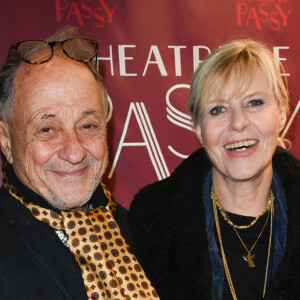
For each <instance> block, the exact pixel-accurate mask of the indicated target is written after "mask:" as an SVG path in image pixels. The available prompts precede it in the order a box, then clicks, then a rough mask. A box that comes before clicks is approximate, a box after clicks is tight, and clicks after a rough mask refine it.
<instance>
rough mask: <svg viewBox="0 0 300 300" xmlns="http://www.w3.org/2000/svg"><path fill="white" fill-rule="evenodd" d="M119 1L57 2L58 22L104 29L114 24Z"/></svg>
mask: <svg viewBox="0 0 300 300" xmlns="http://www.w3.org/2000/svg"><path fill="white" fill-rule="evenodd" d="M117 2H118V0H113V1H111V0H110V1H109V0H55V9H56V21H57V22H58V23H61V22H64V23H69V22H72V23H73V22H75V23H77V26H80V27H84V26H86V25H88V26H95V27H104V26H106V25H107V24H109V23H112V22H113V19H114V14H115V12H116V10H117V8H118V4H117Z"/></svg>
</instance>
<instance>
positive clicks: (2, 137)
mask: <svg viewBox="0 0 300 300" xmlns="http://www.w3.org/2000/svg"><path fill="white" fill-rule="evenodd" d="M0 148H1V150H2V152H3V154H4V156H5V158H6V160H7V161H8V162H9V163H10V164H12V162H13V159H12V154H11V135H10V132H9V129H8V125H7V124H6V123H4V122H2V121H0Z"/></svg>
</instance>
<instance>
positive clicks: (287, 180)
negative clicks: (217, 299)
mask: <svg viewBox="0 0 300 300" xmlns="http://www.w3.org/2000/svg"><path fill="white" fill-rule="evenodd" d="M209 165H210V162H209V160H208V157H207V155H206V153H205V150H204V149H199V150H197V151H196V152H194V153H193V154H192V155H191V156H189V157H188V158H187V159H186V160H185V161H184V162H183V163H182V164H181V165H180V166H179V167H178V168H177V169H176V170H175V171H174V172H173V173H172V174H171V176H170V177H168V178H166V179H164V180H162V181H159V182H156V183H154V184H151V185H149V186H147V187H145V188H143V189H142V190H141V191H140V192H139V193H138V194H137V195H136V196H135V198H134V201H133V202H132V205H131V208H130V212H129V218H130V223H131V228H132V233H133V236H134V240H135V241H134V243H135V246H136V247H137V249H138V253H139V254H140V257H139V261H140V262H141V264H142V265H143V268H144V270H145V272H146V273H147V275H148V277H149V278H150V280H151V282H152V284H153V285H154V287H155V288H156V291H157V292H158V294H159V295H160V297H161V299H162V300H165V299H172V300H176V299H178V300H179V299H180V300H182V299H189V300H193V299H195V300H196V299H212V270H211V263H210V258H209V254H208V250H207V247H208V242H207V236H206V231H205V218H204V208H203V203H202V182H203V174H204V172H205V171H206V169H207V168H208V167H209ZM273 167H274V169H275V170H276V172H277V173H278V175H279V177H280V180H281V182H282V185H283V188H284V190H285V194H286V199H287V205H288V228H287V241H286V249H285V255H284V258H283V259H282V261H281V263H280V265H279V267H278V270H277V272H276V274H275V276H274V277H273V279H272V280H271V282H270V285H269V287H268V288H267V292H266V296H265V299H274V300H275V299H276V300H293V299H295V300H296V299H300V260H299V259H298V258H299V254H300V163H299V161H298V160H297V159H295V158H294V157H293V156H292V155H291V154H289V153H288V152H287V151H285V150H283V149H282V148H278V149H277V150H276V152H275V154H274V157H273Z"/></svg>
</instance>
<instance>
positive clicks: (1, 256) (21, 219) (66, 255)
mask: <svg viewBox="0 0 300 300" xmlns="http://www.w3.org/2000/svg"><path fill="white" fill-rule="evenodd" d="M127 217H128V216H127V211H126V210H125V209H124V208H123V207H121V206H118V208H117V215H116V221H117V223H118V224H119V226H120V228H121V231H122V234H123V236H124V237H125V239H126V241H127V242H129V243H130V240H129V226H128V225H127ZM0 228H1V229H0V299H1V300H14V299H16V300H27V299H28V300H35V299H36V300H47V299H49V300H62V299H69V300H81V299H85V300H86V299H88V297H87V293H86V290H85V287H84V283H83V279H82V276H81V271H80V268H79V266H78V264H77V262H76V261H75V259H74V257H73V255H72V253H71V252H70V250H69V249H68V248H67V247H65V246H64V245H63V243H62V241H61V240H60V239H59V238H58V236H57V235H56V233H55V232H54V230H53V229H52V228H51V227H50V226H48V225H47V224H45V223H43V222H40V221H38V220H37V219H35V218H34V217H33V216H32V214H31V213H30V211H29V210H28V209H27V208H26V207H25V206H23V205H22V204H21V203H20V202H19V201H18V200H16V199H15V198H13V197H12V196H11V195H10V194H9V192H8V191H7V190H6V189H5V188H4V187H3V186H2V187H1V189H0Z"/></svg>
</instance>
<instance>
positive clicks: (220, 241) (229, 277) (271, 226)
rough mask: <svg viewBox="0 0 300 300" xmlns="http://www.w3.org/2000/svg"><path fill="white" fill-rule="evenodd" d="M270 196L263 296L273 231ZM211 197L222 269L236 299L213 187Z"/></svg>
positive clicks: (272, 211) (272, 209)
mask: <svg viewBox="0 0 300 300" xmlns="http://www.w3.org/2000/svg"><path fill="white" fill-rule="evenodd" d="M271 195H272V196H271V197H272V205H271V207H270V214H271V224H270V237H269V246H268V255H267V264H266V273H265V280H264V289H263V298H264V297H265V294H266V288H267V279H268V270H269V261H270V252H271V242H272V232H273V215H274V205H273V202H274V195H273V193H272V192H271ZM211 199H212V202H213V209H214V215H215V223H216V229H217V234H218V239H219V243H220V250H221V256H222V261H223V265H224V270H225V274H226V278H227V281H228V285H229V288H230V292H231V295H232V297H233V299H234V300H237V296H236V293H235V289H234V286H233V283H232V279H231V275H230V271H229V268H228V264H227V260H226V256H225V251H224V247H223V243H222V236H221V229H220V224H219V217H218V211H217V203H216V194H215V193H214V191H213V188H212V189H211Z"/></svg>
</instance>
